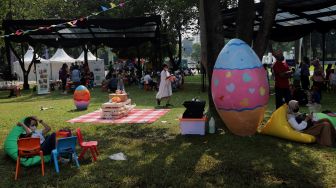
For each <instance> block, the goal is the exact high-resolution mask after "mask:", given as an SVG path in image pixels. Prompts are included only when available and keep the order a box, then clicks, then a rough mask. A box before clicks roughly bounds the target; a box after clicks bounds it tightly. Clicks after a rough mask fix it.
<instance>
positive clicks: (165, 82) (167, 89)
mask: <svg viewBox="0 0 336 188" xmlns="http://www.w3.org/2000/svg"><path fill="white" fill-rule="evenodd" d="M162 68H163V70H162V71H161V77H160V86H159V92H158V93H157V94H156V100H157V104H158V105H159V106H160V104H161V100H162V99H167V104H166V106H167V107H168V106H172V105H171V104H169V100H170V96H172V94H173V92H172V86H171V78H172V77H171V75H170V73H169V72H168V65H166V64H163V66H162Z"/></svg>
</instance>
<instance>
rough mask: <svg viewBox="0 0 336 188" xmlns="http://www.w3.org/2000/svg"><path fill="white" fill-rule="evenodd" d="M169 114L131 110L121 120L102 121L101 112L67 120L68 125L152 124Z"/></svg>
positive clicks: (157, 111) (164, 110) (154, 110)
mask: <svg viewBox="0 0 336 188" xmlns="http://www.w3.org/2000/svg"><path fill="white" fill-rule="evenodd" d="M167 112H169V109H133V110H132V111H131V112H129V114H128V116H126V117H123V118H121V119H116V120H112V119H102V118H101V117H100V115H101V110H97V111H95V112H92V113H89V114H86V115H83V116H80V117H77V118H74V119H71V120H68V121H67V122H69V123H109V124H120V123H129V124H133V123H153V122H155V121H156V120H157V119H159V118H160V117H161V116H163V115H165V114H166V113H167Z"/></svg>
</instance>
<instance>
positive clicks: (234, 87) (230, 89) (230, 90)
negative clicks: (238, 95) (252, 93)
mask: <svg viewBox="0 0 336 188" xmlns="http://www.w3.org/2000/svg"><path fill="white" fill-rule="evenodd" d="M225 88H226V90H227V91H228V92H230V93H232V92H234V90H235V89H236V86H235V85H234V84H233V83H231V84H229V85H227V86H226V87H225Z"/></svg>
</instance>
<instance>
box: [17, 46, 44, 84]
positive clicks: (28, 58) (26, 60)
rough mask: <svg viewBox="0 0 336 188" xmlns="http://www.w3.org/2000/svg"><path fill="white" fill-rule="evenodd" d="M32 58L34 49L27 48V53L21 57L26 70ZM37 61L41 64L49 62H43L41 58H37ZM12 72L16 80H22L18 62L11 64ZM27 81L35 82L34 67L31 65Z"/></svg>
mask: <svg viewBox="0 0 336 188" xmlns="http://www.w3.org/2000/svg"><path fill="white" fill-rule="evenodd" d="M33 56H34V49H33V47H31V46H29V47H28V50H27V52H26V53H25V55H24V56H23V60H24V65H25V69H26V70H28V67H29V64H30V63H31V61H32V60H33ZM37 56H38V55H37ZM38 59H39V60H40V61H41V63H48V62H49V61H48V60H45V59H43V58H38ZM12 70H13V73H16V74H17V76H18V79H19V80H20V81H22V80H23V72H22V69H21V66H20V63H19V61H15V62H13V64H12ZM28 81H36V73H35V67H34V65H32V68H31V69H30V72H29V75H28Z"/></svg>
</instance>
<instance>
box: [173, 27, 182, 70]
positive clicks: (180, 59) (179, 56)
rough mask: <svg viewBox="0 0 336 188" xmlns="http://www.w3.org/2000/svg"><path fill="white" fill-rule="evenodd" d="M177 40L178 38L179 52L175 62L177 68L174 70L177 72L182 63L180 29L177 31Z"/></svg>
mask: <svg viewBox="0 0 336 188" xmlns="http://www.w3.org/2000/svg"><path fill="white" fill-rule="evenodd" d="M178 38H179V52H178V58H179V60H178V62H177V66H176V67H175V68H176V69H174V70H177V69H178V68H179V67H180V66H181V63H182V33H181V29H180V28H179V29H178Z"/></svg>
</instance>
